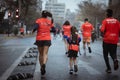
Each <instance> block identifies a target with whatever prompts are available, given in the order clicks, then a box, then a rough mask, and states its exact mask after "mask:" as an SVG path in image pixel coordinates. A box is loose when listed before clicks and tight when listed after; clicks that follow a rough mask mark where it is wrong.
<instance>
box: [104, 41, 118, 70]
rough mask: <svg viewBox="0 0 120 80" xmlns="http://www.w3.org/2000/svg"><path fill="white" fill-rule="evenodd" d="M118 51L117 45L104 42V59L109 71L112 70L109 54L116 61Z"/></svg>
mask: <svg viewBox="0 0 120 80" xmlns="http://www.w3.org/2000/svg"><path fill="white" fill-rule="evenodd" d="M116 51H117V44H109V43H105V42H103V57H104V60H105V63H106V66H107V68H108V69H111V67H110V64H109V58H108V54H110V56H111V58H112V59H113V61H114V60H115V59H117V53H116Z"/></svg>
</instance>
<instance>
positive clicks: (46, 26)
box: [36, 18, 53, 40]
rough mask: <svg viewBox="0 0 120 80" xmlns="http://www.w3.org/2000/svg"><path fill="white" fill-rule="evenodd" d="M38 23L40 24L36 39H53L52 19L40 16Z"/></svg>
mask: <svg viewBox="0 0 120 80" xmlns="http://www.w3.org/2000/svg"><path fill="white" fill-rule="evenodd" d="M36 23H37V24H39V27H38V30H37V36H36V40H51V35H50V29H51V27H53V24H52V23H51V20H49V19H47V18H40V19H37V20H36Z"/></svg>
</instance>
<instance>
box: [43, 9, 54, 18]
mask: <svg viewBox="0 0 120 80" xmlns="http://www.w3.org/2000/svg"><path fill="white" fill-rule="evenodd" d="M42 17H44V18H47V17H51V18H52V14H51V13H50V12H48V11H47V10H43V11H42Z"/></svg>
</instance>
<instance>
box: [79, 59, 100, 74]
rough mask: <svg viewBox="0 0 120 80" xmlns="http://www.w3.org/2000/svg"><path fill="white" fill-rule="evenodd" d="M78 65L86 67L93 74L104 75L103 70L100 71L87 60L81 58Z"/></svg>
mask: <svg viewBox="0 0 120 80" xmlns="http://www.w3.org/2000/svg"><path fill="white" fill-rule="evenodd" d="M78 65H79V66H81V67H84V68H85V69H86V70H87V71H88V72H89V74H91V75H96V74H98V75H102V73H101V72H99V71H97V70H96V69H94V68H93V67H91V66H89V63H87V62H84V61H81V60H79V61H78Z"/></svg>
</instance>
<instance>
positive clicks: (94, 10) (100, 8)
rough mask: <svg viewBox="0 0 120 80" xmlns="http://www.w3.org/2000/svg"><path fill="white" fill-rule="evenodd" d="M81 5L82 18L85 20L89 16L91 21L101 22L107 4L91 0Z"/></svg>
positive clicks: (79, 5) (94, 22)
mask: <svg viewBox="0 0 120 80" xmlns="http://www.w3.org/2000/svg"><path fill="white" fill-rule="evenodd" d="M78 7H79V16H80V17H79V18H80V20H82V21H83V20H84V19H85V18H89V20H90V22H91V23H92V24H94V25H96V21H97V22H99V23H100V22H101V21H102V20H103V18H104V17H105V16H104V11H105V9H106V6H105V5H104V4H101V3H92V2H91V0H88V1H84V2H82V3H79V4H78Z"/></svg>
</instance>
